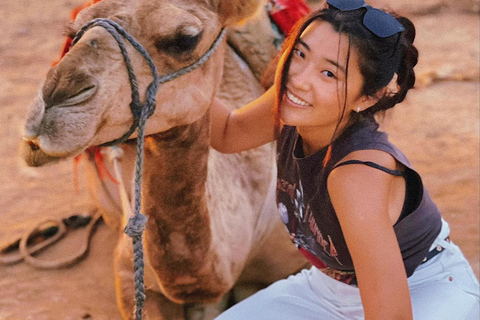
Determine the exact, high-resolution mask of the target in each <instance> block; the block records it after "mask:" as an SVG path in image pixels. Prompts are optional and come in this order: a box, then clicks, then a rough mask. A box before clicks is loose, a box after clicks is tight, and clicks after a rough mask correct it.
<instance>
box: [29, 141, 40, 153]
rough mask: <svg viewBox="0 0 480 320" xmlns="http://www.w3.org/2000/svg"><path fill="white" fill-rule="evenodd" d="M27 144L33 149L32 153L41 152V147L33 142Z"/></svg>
mask: <svg viewBox="0 0 480 320" xmlns="http://www.w3.org/2000/svg"><path fill="white" fill-rule="evenodd" d="M26 142H27V144H28V145H29V146H30V149H32V151H36V150H40V147H39V146H38V144H36V143H35V142H33V141H32V140H27V141H26Z"/></svg>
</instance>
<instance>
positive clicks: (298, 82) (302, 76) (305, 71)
mask: <svg viewBox="0 0 480 320" xmlns="http://www.w3.org/2000/svg"><path fill="white" fill-rule="evenodd" d="M288 82H289V83H290V85H291V86H292V87H294V88H295V89H297V90H303V91H308V90H310V89H311V68H310V66H309V65H304V66H302V67H296V66H293V65H292V67H291V68H290V72H289V73H288Z"/></svg>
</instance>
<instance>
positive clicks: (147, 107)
mask: <svg viewBox="0 0 480 320" xmlns="http://www.w3.org/2000/svg"><path fill="white" fill-rule="evenodd" d="M94 26H101V27H103V28H105V29H106V30H107V31H108V32H109V33H110V34H111V35H112V37H113V38H114V39H115V40H116V41H117V44H118V46H119V48H120V50H121V52H122V56H123V59H124V61H125V65H126V67H127V71H128V77H129V80H130V87H131V90H132V93H131V97H132V101H131V103H130V110H131V112H132V115H133V119H134V120H133V124H132V126H131V127H130V129H129V130H128V131H127V132H126V133H125V134H124V135H123V136H121V137H120V138H118V139H115V140H113V141H110V142H108V143H106V144H103V145H102V146H107V145H117V144H120V143H122V142H124V141H125V140H127V139H128V138H129V137H130V136H131V134H132V133H133V132H134V131H135V130H136V129H138V136H137V150H136V152H137V155H136V162H135V214H134V215H133V216H132V217H130V218H129V220H128V223H127V226H126V227H125V233H126V234H127V235H129V236H130V237H131V238H132V242H133V258H134V262H133V268H134V272H135V300H136V304H135V316H136V319H137V320H141V319H142V311H143V307H144V305H145V298H146V295H145V284H144V259H143V244H142V235H143V230H145V225H146V223H147V220H148V218H147V216H145V215H144V214H142V213H141V212H140V210H141V198H142V194H141V186H142V173H143V154H144V152H143V150H144V141H145V124H146V121H147V119H148V118H149V117H150V116H151V115H152V114H153V113H154V111H155V105H156V101H155V96H156V95H157V91H158V86H159V85H160V84H161V83H165V82H168V81H171V80H174V79H176V78H178V77H180V76H181V75H184V74H186V73H189V72H191V71H192V70H194V69H196V68H198V67H199V66H201V65H202V64H203V63H205V62H206V61H207V60H208V59H209V58H210V56H212V54H213V53H214V52H215V50H216V49H217V48H218V46H219V45H220V43H221V42H222V40H223V37H224V36H225V30H224V29H222V31H221V32H220V34H219V36H218V37H217V39H216V40H215V41H214V42H213V44H212V46H211V47H210V48H209V49H208V50H207V51H206V52H205V54H204V55H203V56H202V57H200V59H198V60H197V61H195V62H194V63H193V64H191V65H189V66H187V67H184V68H182V69H180V70H178V71H176V72H173V73H170V74H167V75H164V76H162V77H160V76H159V75H158V71H157V67H156V66H155V64H154V62H153V59H152V58H151V57H150V55H149V54H148V52H147V51H146V50H145V49H144V48H143V46H142V45H141V44H140V43H139V42H138V41H137V40H135V38H133V37H132V36H130V35H129V34H128V33H127V32H126V31H125V30H124V29H123V28H122V27H121V26H120V25H119V24H117V23H116V22H114V21H111V20H108V19H101V18H100V19H94V20H92V21H90V22H88V23H87V24H85V25H84V26H83V27H82V28H81V29H80V31H79V32H78V33H77V34H76V36H75V38H74V39H73V42H72V46H73V45H75V44H76V43H77V42H78V40H79V39H80V38H81V37H82V36H83V34H84V33H85V32H86V31H87V30H88V29H90V28H92V27H94ZM123 38H125V39H127V40H128V42H129V43H130V44H131V45H132V46H133V48H135V50H137V51H138V52H139V53H140V54H141V55H142V56H143V58H144V59H145V60H146V62H147V64H148V66H149V68H150V70H151V72H152V76H153V80H152V82H151V83H150V84H149V85H148V87H147V91H146V98H145V103H144V105H142V104H141V102H140V95H139V93H138V83H137V78H136V76H135V72H134V70H133V67H132V64H131V61H130V58H129V56H128V53H127V50H126V47H125V43H124V41H123Z"/></svg>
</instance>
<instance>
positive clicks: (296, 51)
mask: <svg viewBox="0 0 480 320" xmlns="http://www.w3.org/2000/svg"><path fill="white" fill-rule="evenodd" d="M293 53H294V54H295V55H296V56H298V57H300V58H305V53H303V52H302V51H300V50H299V49H297V48H293Z"/></svg>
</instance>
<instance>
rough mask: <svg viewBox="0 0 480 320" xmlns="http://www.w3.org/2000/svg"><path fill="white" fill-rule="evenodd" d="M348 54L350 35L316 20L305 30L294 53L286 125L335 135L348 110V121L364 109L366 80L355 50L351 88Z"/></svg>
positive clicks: (284, 110) (352, 51) (284, 107)
mask: <svg viewBox="0 0 480 320" xmlns="http://www.w3.org/2000/svg"><path fill="white" fill-rule="evenodd" d="M348 52H349V43H348V36H347V35H345V34H339V33H338V32H336V31H335V30H334V29H333V27H332V26H331V25H330V24H329V23H327V22H323V21H314V22H312V23H311V24H310V25H309V26H308V27H307V28H306V29H305V31H304V32H303V33H302V35H301V36H300V38H299V41H298V42H297V44H296V45H295V47H294V49H293V52H292V60H291V65H290V69H289V73H288V79H287V85H286V87H287V93H286V97H285V99H284V100H283V101H284V102H283V105H282V114H281V119H282V122H284V123H285V124H287V125H295V126H297V127H299V129H300V130H301V129H303V130H307V129H308V130H312V129H315V130H321V131H324V132H332V134H333V131H334V130H335V127H336V125H337V122H338V121H339V119H340V118H341V117H342V113H343V112H344V108H345V115H344V117H343V118H344V119H345V122H346V121H347V120H348V115H349V114H350V112H352V110H355V109H356V108H357V107H358V106H362V108H363V105H362V103H363V102H364V100H365V97H364V96H363V95H362V94H361V90H362V87H363V77H362V75H361V73H360V69H359V66H358V54H357V51H356V49H355V48H353V47H351V48H350V58H349V62H348V85H347V77H346V74H347V73H346V70H347V57H348ZM345 93H346V94H345ZM345 97H346V100H345Z"/></svg>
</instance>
